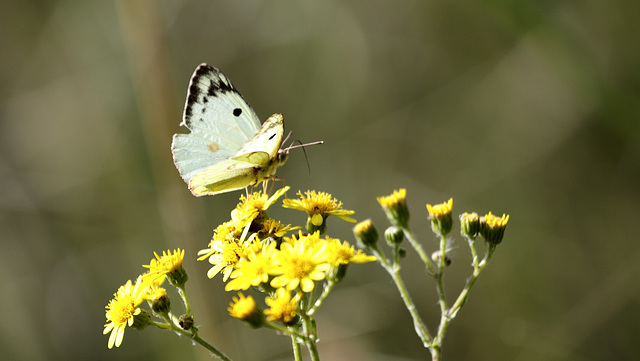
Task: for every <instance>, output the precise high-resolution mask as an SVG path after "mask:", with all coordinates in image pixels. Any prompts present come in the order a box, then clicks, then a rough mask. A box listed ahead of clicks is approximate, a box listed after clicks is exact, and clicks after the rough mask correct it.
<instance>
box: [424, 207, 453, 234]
mask: <svg viewBox="0 0 640 361" xmlns="http://www.w3.org/2000/svg"><path fill="white" fill-rule="evenodd" d="M452 208H453V198H449V200H448V201H446V202H444V203H440V204H436V205H433V206H432V205H431V204H427V210H428V211H429V220H430V221H431V229H433V231H434V232H435V233H437V234H440V235H442V236H443V237H444V236H446V235H447V234H449V232H451V227H453V219H452V218H451V209H452Z"/></svg>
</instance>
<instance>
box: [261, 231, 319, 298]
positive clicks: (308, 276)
mask: <svg viewBox="0 0 640 361" xmlns="http://www.w3.org/2000/svg"><path fill="white" fill-rule="evenodd" d="M307 238H310V239H313V238H315V239H317V238H319V236H318V232H316V233H314V234H313V235H310V236H302V237H301V238H285V242H282V244H281V245H280V252H278V255H277V259H278V266H277V267H276V268H275V269H274V270H273V274H276V275H278V276H276V277H275V278H274V279H272V280H271V286H272V287H274V288H280V287H286V288H287V289H288V290H290V291H292V290H295V289H296V288H298V287H300V289H302V291H303V292H311V291H312V290H313V289H314V287H315V283H314V281H321V280H323V279H324V278H325V277H326V272H327V271H328V270H329V268H330V265H329V263H328V262H327V259H328V257H329V254H328V253H327V244H326V242H313V241H307Z"/></svg>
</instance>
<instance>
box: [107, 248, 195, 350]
mask: <svg viewBox="0 0 640 361" xmlns="http://www.w3.org/2000/svg"><path fill="white" fill-rule="evenodd" d="M154 254H155V256H156V258H155V259H152V260H151V262H150V264H149V265H145V266H143V267H145V268H148V269H149V271H148V272H146V273H144V274H142V275H140V276H138V278H137V279H136V282H135V284H133V283H132V282H131V280H129V281H127V283H125V284H124V285H123V286H120V288H119V289H118V291H117V292H116V293H115V294H114V295H113V299H112V300H111V301H109V304H108V305H107V307H106V314H105V316H106V318H107V323H106V324H105V325H104V331H103V333H104V334H105V335H106V334H108V333H111V334H110V336H109V343H108V347H109V348H112V347H113V346H116V347H119V346H120V344H122V338H123V337H124V330H125V328H126V326H129V327H133V328H136V329H143V328H145V327H146V326H148V325H152V324H153V321H152V320H151V316H150V315H149V313H148V312H146V311H144V310H142V309H141V308H139V307H138V306H139V305H140V304H141V303H142V302H143V301H145V300H146V301H149V303H150V304H151V305H152V309H153V311H154V312H156V313H167V312H168V310H169V304H168V298H167V292H166V290H165V289H164V288H162V287H160V286H161V285H162V283H163V282H164V280H165V279H169V282H170V283H171V284H173V285H174V286H176V287H184V283H185V282H186V280H187V277H186V272H185V270H184V268H183V267H182V261H183V259H184V250H180V249H177V250H175V251H174V252H173V253H171V251H167V252H164V251H163V252H162V256H159V255H158V254H157V253H155V252H154Z"/></svg>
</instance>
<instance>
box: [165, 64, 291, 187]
mask: <svg viewBox="0 0 640 361" xmlns="http://www.w3.org/2000/svg"><path fill="white" fill-rule="evenodd" d="M180 125H183V126H185V127H187V128H188V129H189V130H190V131H191V132H190V133H189V134H176V135H174V136H173V142H172V144H171V151H172V153H173V159H174V163H175V165H176V168H178V171H179V172H180V175H181V176H182V178H183V179H184V180H185V182H186V183H187V184H189V189H190V190H191V192H192V193H193V194H194V195H196V196H201V195H206V194H218V193H223V192H228V191H232V190H236V189H240V188H244V187H247V186H249V185H255V184H257V183H259V182H261V181H262V180H265V179H267V178H269V177H271V176H272V175H273V173H274V172H275V169H276V168H277V166H278V165H279V164H281V162H283V161H284V158H282V159H280V160H279V159H278V157H277V153H278V150H279V148H280V145H281V144H282V139H283V135H284V122H283V119H282V115H281V114H274V115H272V116H271V117H270V118H269V119H268V120H267V121H266V122H265V123H264V124H263V126H262V127H261V126H260V120H259V119H258V117H257V115H256V114H255V112H254V111H253V109H251V107H250V106H249V104H247V102H246V101H245V100H244V98H243V97H242V95H240V92H238V90H237V89H236V88H235V87H234V86H233V85H232V84H231V81H229V79H228V78H227V77H226V76H225V75H224V74H222V73H221V72H220V71H219V70H218V69H216V68H214V67H212V66H210V65H207V64H200V66H198V68H196V70H195V72H194V73H193V76H192V77H191V82H190V84H189V90H188V92H187V100H186V103H185V108H184V115H183V120H182V123H181V124H180Z"/></svg>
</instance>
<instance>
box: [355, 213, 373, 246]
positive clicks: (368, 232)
mask: <svg viewBox="0 0 640 361" xmlns="http://www.w3.org/2000/svg"><path fill="white" fill-rule="evenodd" d="M353 234H354V236H355V237H356V239H357V240H358V241H360V243H362V245H364V246H366V247H370V246H373V245H375V244H376V242H378V230H377V229H376V226H374V225H373V222H371V220H370V219H366V220H364V221H362V222H360V223H358V224H356V226H355V227H353Z"/></svg>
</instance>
